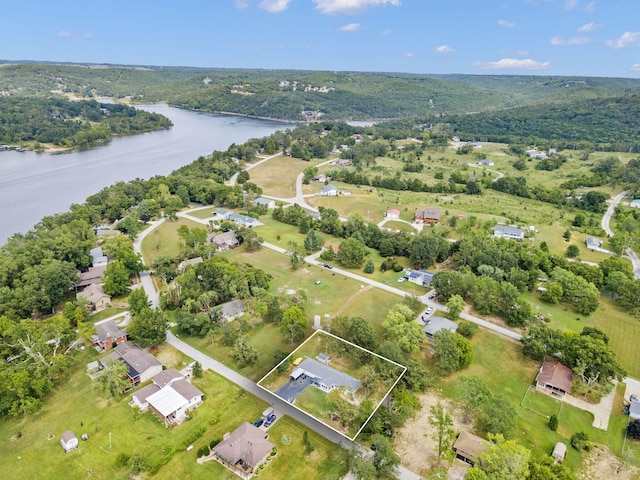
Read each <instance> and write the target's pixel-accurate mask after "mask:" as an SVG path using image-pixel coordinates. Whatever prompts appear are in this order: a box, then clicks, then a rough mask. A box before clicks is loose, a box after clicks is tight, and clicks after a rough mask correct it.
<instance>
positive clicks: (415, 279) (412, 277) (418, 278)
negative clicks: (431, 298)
mask: <svg viewBox="0 0 640 480" xmlns="http://www.w3.org/2000/svg"><path fill="white" fill-rule="evenodd" d="M432 279H433V273H431V272H427V271H425V270H413V271H411V272H410V273H409V276H408V277H407V280H408V281H410V282H411V283H415V284H416V285H420V286H423V287H426V286H427V285H429V284H430V283H431V280H432Z"/></svg>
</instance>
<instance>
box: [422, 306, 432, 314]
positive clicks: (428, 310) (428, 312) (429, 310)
mask: <svg viewBox="0 0 640 480" xmlns="http://www.w3.org/2000/svg"><path fill="white" fill-rule="evenodd" d="M424 313H426V314H427V315H431V314H432V313H433V308H431V307H429V308H427V309H426V310H425V311H424Z"/></svg>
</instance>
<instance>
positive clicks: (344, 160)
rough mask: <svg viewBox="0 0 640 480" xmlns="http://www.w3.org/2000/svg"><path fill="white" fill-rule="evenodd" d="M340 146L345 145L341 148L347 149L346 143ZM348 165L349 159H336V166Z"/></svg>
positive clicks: (349, 163)
mask: <svg viewBox="0 0 640 480" xmlns="http://www.w3.org/2000/svg"><path fill="white" fill-rule="evenodd" d="M341 147H346V148H343V150H349V146H348V145H341ZM349 165H351V160H347V159H343V158H342V159H340V160H336V167H348V166H349Z"/></svg>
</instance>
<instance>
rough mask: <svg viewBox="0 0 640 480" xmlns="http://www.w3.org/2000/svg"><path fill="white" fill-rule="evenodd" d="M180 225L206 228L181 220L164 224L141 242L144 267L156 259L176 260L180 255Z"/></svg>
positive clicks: (190, 221)
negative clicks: (168, 258) (167, 258)
mask: <svg viewBox="0 0 640 480" xmlns="http://www.w3.org/2000/svg"><path fill="white" fill-rule="evenodd" d="M182 225H186V226H187V227H189V228H193V227H199V228H206V227H205V226H204V225H202V224H200V223H197V222H194V221H192V220H187V219H183V218H180V219H178V220H176V221H173V222H172V221H167V222H164V223H163V224H162V225H160V226H159V227H157V228H156V229H155V230H154V231H153V232H151V233H150V234H149V235H147V237H146V238H145V239H144V240H143V241H142V245H141V251H142V258H143V260H144V263H145V265H151V262H152V261H153V259H154V258H157V257H170V258H176V257H177V256H178V255H179V254H180V239H179V237H178V228H180V227H181V226H182Z"/></svg>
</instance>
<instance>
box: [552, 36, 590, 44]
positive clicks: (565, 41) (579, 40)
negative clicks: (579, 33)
mask: <svg viewBox="0 0 640 480" xmlns="http://www.w3.org/2000/svg"><path fill="white" fill-rule="evenodd" d="M590 41H591V39H590V38H587V37H571V38H562V37H553V38H552V39H551V40H550V41H549V43H551V45H555V46H566V45H584V44H585V43H589V42H590Z"/></svg>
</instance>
